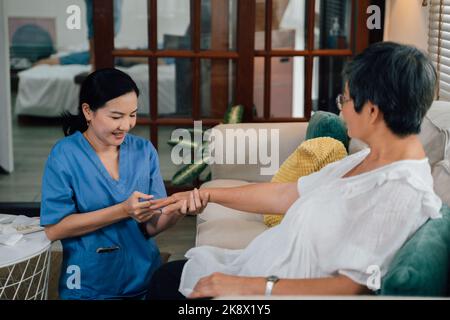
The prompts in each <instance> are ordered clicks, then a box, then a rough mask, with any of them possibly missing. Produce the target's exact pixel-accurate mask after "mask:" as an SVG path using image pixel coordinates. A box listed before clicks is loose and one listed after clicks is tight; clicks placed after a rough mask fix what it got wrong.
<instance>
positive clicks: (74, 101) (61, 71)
mask: <svg viewBox="0 0 450 320" xmlns="http://www.w3.org/2000/svg"><path fill="white" fill-rule="evenodd" d="M90 69H91V66H90V65H38V66H35V67H33V68H30V69H27V70H25V71H22V72H19V73H18V76H19V85H18V91H17V98H16V104H15V114H16V115H18V116H21V115H25V116H38V117H59V116H60V115H61V113H63V112H65V111H69V112H71V113H76V112H77V108H78V94H79V90H80V86H79V85H78V84H76V83H75V77H76V76H77V75H79V74H80V73H83V72H89V71H90ZM118 69H120V70H122V71H124V72H126V73H127V74H129V75H130V76H131V77H132V78H133V79H134V81H136V83H137V85H138V88H139V90H140V91H141V94H140V96H139V102H138V106H139V110H138V114H139V115H146V116H148V115H149V113H150V109H149V97H150V95H149V83H148V77H149V71H148V65H147V64H137V65H134V66H132V67H129V68H125V67H118ZM175 100H176V99H175V65H174V64H169V65H159V66H158V113H159V114H160V115H169V114H173V113H175V112H176V101H175Z"/></svg>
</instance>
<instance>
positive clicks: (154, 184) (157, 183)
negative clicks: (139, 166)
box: [150, 144, 167, 199]
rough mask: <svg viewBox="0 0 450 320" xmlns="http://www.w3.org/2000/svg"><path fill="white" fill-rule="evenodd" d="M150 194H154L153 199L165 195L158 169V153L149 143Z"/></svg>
mask: <svg viewBox="0 0 450 320" xmlns="http://www.w3.org/2000/svg"><path fill="white" fill-rule="evenodd" d="M150 194H151V195H154V196H155V199H160V198H165V197H167V193H166V188H165V186H164V181H163V178H162V176H161V172H160V169H159V159H158V153H157V152H156V149H155V147H153V145H152V144H150Z"/></svg>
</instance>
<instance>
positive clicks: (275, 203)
mask: <svg viewBox="0 0 450 320" xmlns="http://www.w3.org/2000/svg"><path fill="white" fill-rule="evenodd" d="M201 192H205V193H206V192H208V193H209V194H210V202H214V203H217V204H220V205H223V206H225V207H229V208H232V209H236V210H241V211H247V212H253V213H273V214H276V213H284V212H286V211H287V210H288V209H289V207H290V206H291V205H292V203H294V201H295V200H297V199H298V197H299V194H298V191H297V185H296V183H255V184H251V185H246V186H242V187H235V188H211V189H201Z"/></svg>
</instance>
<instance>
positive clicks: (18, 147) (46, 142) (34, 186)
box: [0, 117, 196, 260]
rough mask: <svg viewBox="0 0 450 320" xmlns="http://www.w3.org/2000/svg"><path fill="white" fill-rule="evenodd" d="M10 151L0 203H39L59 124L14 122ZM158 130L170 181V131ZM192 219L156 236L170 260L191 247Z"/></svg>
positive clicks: (139, 131)
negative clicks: (11, 164)
mask: <svg viewBox="0 0 450 320" xmlns="http://www.w3.org/2000/svg"><path fill="white" fill-rule="evenodd" d="M12 127H13V150H14V166H15V170H14V172H13V173H11V174H0V202H40V198H41V180H42V173H43V169H44V165H45V161H46V160H47V157H48V154H49V152H50V150H51V148H52V146H53V145H54V144H55V143H56V142H57V141H58V140H59V139H62V138H63V133H62V129H61V127H60V126H58V125H38V124H34V125H22V124H19V122H18V120H17V117H14V120H13V126H12ZM161 130H162V131H160V134H159V136H160V140H161V142H160V143H159V150H158V153H159V157H160V164H161V174H162V175H163V177H164V179H166V180H170V178H171V176H172V175H173V174H174V173H175V170H176V167H175V166H174V165H173V164H172V162H171V161H170V147H169V146H168V145H167V144H166V143H165V141H167V139H168V138H169V137H170V133H171V128H162V129H161ZM148 131H149V129H148V128H145V127H136V128H135V130H133V134H136V135H139V136H143V137H146V138H148V136H149V135H148ZM195 220H196V219H195V217H186V218H185V219H183V220H181V221H180V222H179V223H178V224H177V226H175V227H174V228H173V229H170V230H167V231H166V232H164V233H162V234H160V235H158V236H157V237H156V240H157V242H158V245H159V246H160V250H161V251H165V252H169V253H171V258H170V260H174V259H181V258H182V257H183V256H184V253H185V252H186V250H188V249H189V248H191V247H193V246H194V239H195Z"/></svg>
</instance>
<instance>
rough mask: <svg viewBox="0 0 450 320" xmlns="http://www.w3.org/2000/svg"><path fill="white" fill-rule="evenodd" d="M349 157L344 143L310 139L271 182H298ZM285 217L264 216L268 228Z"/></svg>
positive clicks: (329, 139)
mask: <svg viewBox="0 0 450 320" xmlns="http://www.w3.org/2000/svg"><path fill="white" fill-rule="evenodd" d="M346 156H347V151H346V150H345V147H344V145H343V144H342V142H340V141H338V140H336V139H333V138H328V137H321V138H315V139H310V140H306V141H304V142H302V144H301V145H300V146H299V147H298V148H297V149H296V150H295V151H294V153H292V154H291V155H290V156H289V158H287V159H286V161H284V162H283V164H282V165H281V167H280V169H278V171H277V173H276V174H275V175H274V176H273V178H272V180H271V182H296V181H297V180H298V179H299V178H300V177H303V176H307V175H309V174H311V173H313V172H316V171H319V170H320V169H322V168H323V167H325V166H326V165H327V164H329V163H332V162H335V161H338V160H341V159H342V158H344V157H346ZM282 219H283V215H282V214H280V215H268V214H266V215H264V223H265V224H266V225H267V226H268V227H273V226H276V225H277V224H279V223H280V222H281V220H282Z"/></svg>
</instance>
